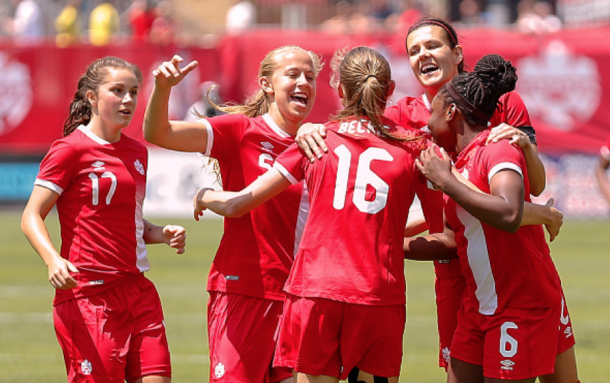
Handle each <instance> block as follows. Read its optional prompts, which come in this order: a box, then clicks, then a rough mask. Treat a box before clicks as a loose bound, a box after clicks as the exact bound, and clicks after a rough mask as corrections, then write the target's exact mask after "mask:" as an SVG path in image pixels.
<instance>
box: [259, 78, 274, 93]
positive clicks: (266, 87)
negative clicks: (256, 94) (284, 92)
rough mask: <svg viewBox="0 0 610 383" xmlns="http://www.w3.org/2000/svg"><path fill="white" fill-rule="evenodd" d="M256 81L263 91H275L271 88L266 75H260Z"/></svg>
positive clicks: (271, 85)
mask: <svg viewBox="0 0 610 383" xmlns="http://www.w3.org/2000/svg"><path fill="white" fill-rule="evenodd" d="M258 83H259V84H260V86H261V89H262V90H263V92H265V93H267V94H274V93H275V91H274V90H273V84H271V81H269V79H268V78H267V77H261V78H259V79H258Z"/></svg>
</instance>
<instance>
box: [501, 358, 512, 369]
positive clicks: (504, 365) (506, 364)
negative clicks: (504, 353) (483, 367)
mask: <svg viewBox="0 0 610 383" xmlns="http://www.w3.org/2000/svg"><path fill="white" fill-rule="evenodd" d="M500 364H501V365H502V366H501V367H500V369H501V370H510V371H512V370H513V366H514V365H515V362H513V361H512V360H510V359H504V360H503V361H501V362H500Z"/></svg>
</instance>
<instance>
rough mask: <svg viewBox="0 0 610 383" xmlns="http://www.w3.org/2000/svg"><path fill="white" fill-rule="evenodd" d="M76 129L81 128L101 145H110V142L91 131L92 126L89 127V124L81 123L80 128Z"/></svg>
mask: <svg viewBox="0 0 610 383" xmlns="http://www.w3.org/2000/svg"><path fill="white" fill-rule="evenodd" d="M76 129H78V130H80V131H81V132H83V133H84V134H85V136H87V137H89V138H90V139H92V140H93V141H95V142H97V143H98V144H100V145H110V142H108V141H106V140H104V139H103V138H101V137H99V136H97V135H96V134H95V133H93V132H92V131H91V128H89V127H88V126H85V125H79V126H78V128H76Z"/></svg>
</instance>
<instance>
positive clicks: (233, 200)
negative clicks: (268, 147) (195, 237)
mask: <svg viewBox="0 0 610 383" xmlns="http://www.w3.org/2000/svg"><path fill="white" fill-rule="evenodd" d="M288 186H290V181H288V180H287V179H286V178H285V177H284V176H283V175H282V174H281V173H280V172H279V171H278V170H276V169H275V168H271V169H270V170H269V171H268V172H267V173H265V174H263V175H262V176H260V177H259V178H258V179H257V180H256V181H254V182H252V183H251V184H250V185H249V186H247V187H246V188H245V189H243V190H242V191H239V192H227V191H215V190H213V189H211V188H203V189H200V190H199V191H198V192H197V194H196V195H195V198H194V199H193V207H194V213H193V216H194V218H195V220H197V221H199V217H201V216H202V215H203V211H204V210H205V209H210V210H212V211H213V212H215V213H217V214H220V215H222V216H225V217H231V218H236V217H241V216H242V215H244V214H246V213H247V212H249V211H251V210H252V209H254V208H255V207H257V206H259V205H261V204H262V203H264V202H266V201H268V200H270V199H271V198H273V197H275V196H276V195H278V194H280V193H281V192H282V191H283V190H285V189H286V188H287V187H288Z"/></svg>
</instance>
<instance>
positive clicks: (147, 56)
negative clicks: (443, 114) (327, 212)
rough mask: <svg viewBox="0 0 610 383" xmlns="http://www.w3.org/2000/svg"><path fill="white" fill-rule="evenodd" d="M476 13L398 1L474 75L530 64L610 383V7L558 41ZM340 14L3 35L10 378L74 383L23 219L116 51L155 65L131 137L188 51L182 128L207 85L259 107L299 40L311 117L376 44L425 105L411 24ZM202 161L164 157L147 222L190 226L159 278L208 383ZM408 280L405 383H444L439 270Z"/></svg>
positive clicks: (546, 147)
mask: <svg viewBox="0 0 610 383" xmlns="http://www.w3.org/2000/svg"><path fill="white" fill-rule="evenodd" d="M463 1H464V0H451V1H445V0H435V1H429V2H423V1H422V2H418V1H411V2H406V1H405V2H402V1H398V0H396V1H395V0H388V1H387V3H388V4H390V3H391V4H400V5H401V6H404V5H405V4H406V3H409V4H410V5H413V4H415V7H416V8H417V7H419V8H421V10H424V8H425V10H426V11H427V13H432V14H435V15H437V16H442V17H451V18H453V20H455V21H456V26H457V27H458V34H459V35H460V38H461V39H462V45H464V47H465V53H466V57H465V58H466V63H467V64H469V65H470V66H471V67H472V66H473V65H474V63H475V62H476V60H477V59H478V58H479V57H481V56H483V55H484V54H486V53H491V52H493V53H499V54H501V55H503V56H505V57H506V58H508V59H510V60H511V61H512V62H513V64H514V65H515V66H516V67H517V68H518V74H519V76H520V80H519V82H518V85H517V90H518V91H519V92H520V94H521V95H522V96H523V98H524V100H525V102H526V105H527V106H528V109H529V111H530V113H531V116H532V120H533V124H534V127H535V128H536V130H537V133H538V134H537V135H538V142H539V149H540V152H541V154H542V156H543V160H544V162H545V165H546V169H547V177H548V181H547V184H548V187H547V190H546V191H545V193H544V194H543V195H542V196H541V197H540V198H539V199H538V201H542V202H544V201H546V199H548V198H549V197H551V196H552V197H555V199H556V201H557V205H558V207H559V208H561V209H562V210H563V211H564V213H565V215H566V220H567V223H566V225H565V227H564V228H563V230H562V233H561V235H560V237H559V238H558V239H557V241H555V242H554V243H553V244H552V251H553V256H554V259H555V260H556V263H557V266H558V269H559V271H560V274H561V276H562V279H563V282H564V285H565V286H564V289H565V290H566V295H567V297H568V301H569V305H570V309H571V313H572V318H573V323H574V325H575V327H576V328H575V333H576V337H577V342H578V344H577V355H578V360H579V366H580V370H581V380H582V381H583V382H606V381H607V377H608V376H610V367H608V365H607V363H605V358H606V357H607V355H608V353H607V352H606V351H605V350H606V349H607V344H608V342H609V341H610V336H609V335H610V309H609V308H610V305H608V303H610V302H609V301H610V285H609V283H608V282H607V277H606V275H605V274H606V273H607V270H608V269H609V268H608V266H610V261H609V260H608V248H610V240H609V239H608V236H607V233H608V232H609V229H610V223H609V221H608V220H607V217H608V214H609V213H610V208H609V207H608V204H607V203H606V202H605V201H604V199H603V197H602V196H601V194H600V193H599V191H598V188H597V185H596V181H595V178H594V167H595V163H596V156H597V152H598V150H599V147H600V146H601V145H602V143H603V141H604V140H605V138H606V137H607V136H608V135H610V123H609V122H608V121H610V109H609V108H608V105H610V66H609V65H608V64H607V63H608V62H609V59H610V1H608V0H564V1H560V0H558V1H556V2H552V4H553V5H554V6H555V9H556V10H557V13H558V14H559V16H560V17H561V19H562V21H563V23H564V27H563V28H562V29H561V30H559V31H557V32H553V33H524V32H523V31H522V30H520V29H519V28H518V27H517V24H515V23H513V22H514V21H515V20H516V19H517V18H518V10H517V4H516V2H515V1H512V0H489V1H485V0H481V1H478V4H479V6H480V7H481V12H480V21H479V22H478V23H477V24H476V25H470V24H467V23H465V22H464V21H465V20H461V19H460V14H459V12H457V9H458V8H459V5H460V4H461V2H463ZM152 2H153V3H156V2H155V1H152ZM338 2H339V1H333V0H328V1H327V0H258V1H254V2H253V3H254V5H255V10H256V15H255V18H254V19H253V22H252V24H251V25H248V26H247V29H245V30H242V31H235V30H231V29H230V28H229V25H228V23H227V20H226V15H227V12H228V11H229V9H230V7H231V6H232V5H233V4H234V3H236V2H235V1H220V0H217V1H214V0H174V1H171V2H170V3H171V5H172V12H173V15H172V17H173V18H174V19H175V20H176V21H177V22H178V24H179V30H178V31H177V33H176V35H175V36H174V37H175V38H174V39H172V40H171V41H165V42H163V43H159V42H158V41H157V42H154V41H150V40H146V39H145V40H135V39H134V37H133V36H131V35H130V34H129V30H128V28H125V27H121V28H120V29H119V30H117V32H116V34H115V35H114V36H113V38H112V41H111V42H110V43H109V44H107V45H103V46H95V45H92V44H91V43H90V42H89V41H88V39H87V35H86V15H87V12H89V11H90V10H91V8H93V7H94V6H95V5H96V4H97V1H96V0H83V3H82V4H83V5H82V6H81V9H80V11H81V12H82V13H83V16H82V21H81V22H82V23H83V30H84V31H85V32H83V35H82V36H81V37H80V40H79V42H78V43H76V44H73V45H70V46H68V47H64V48H58V47H57V45H56V44H55V39H54V36H53V31H52V26H51V25H52V23H51V22H50V21H49V20H47V21H46V23H47V25H46V31H47V34H46V35H45V36H43V37H42V38H41V39H39V40H37V41H36V42H35V43H32V42H25V43H24V42H20V41H19V40H18V39H15V38H12V37H11V36H10V35H9V34H4V35H2V34H1V33H0V259H1V261H0V264H1V265H2V267H0V324H1V326H0V382H25V381H33V380H35V379H36V380H42V381H46V382H60V381H63V379H64V372H63V363H62V360H61V354H60V350H59V347H58V345H57V343H56V341H55V339H54V335H53V332H52V324H51V320H50V310H51V308H50V301H51V296H52V289H51V288H50V287H49V286H48V283H47V282H46V274H45V270H44V265H43V264H42V262H41V261H40V260H39V259H38V257H37V256H36V255H35V254H34V252H33V251H32V250H31V248H30V247H29V245H28V244H27V241H26V240H25V239H24V238H23V236H22V235H21V233H20V231H19V223H18V222H19V221H18V219H19V217H18V215H19V212H20V210H21V209H22V207H23V205H24V203H25V201H26V199H27V197H28V196H29V193H30V192H31V189H32V183H33V180H34V178H35V175H36V173H37V171H38V163H39V161H40V159H41V158H42V156H43V155H44V153H45V152H46V150H47V149H48V147H49V145H50V143H51V142H52V141H53V140H55V139H57V138H59V137H60V136H61V132H62V124H63V121H64V119H65V117H66V113H67V109H68V105H69V102H70V100H71V99H72V96H73V94H74V91H75V89H74V87H75V84H76V81H77V79H78V76H79V75H80V74H81V73H82V71H83V70H84V68H85V67H86V66H87V65H88V64H89V63H90V62H91V61H93V60H94V59H95V58H98V57H101V56H104V55H116V56H120V57H122V58H125V59H127V60H129V61H132V62H134V63H136V64H138V65H139V66H140V68H141V69H142V71H143V72H144V75H145V80H144V83H143V86H142V92H141V93H140V97H139V103H140V105H139V107H138V110H137V113H136V116H135V117H134V120H133V123H132V124H131V126H130V127H129V128H128V129H126V131H125V132H126V133H127V134H128V135H130V136H131V137H134V138H136V139H139V140H141V141H143V140H142V136H141V132H140V128H141V121H142V115H143V112H144V108H145V103H146V100H147V99H148V95H149V94H150V91H151V86H152V76H151V75H150V73H151V71H152V69H153V68H156V67H157V66H158V64H159V63H160V62H161V61H164V60H167V59H169V58H170V57H171V56H172V55H173V54H175V53H177V54H180V55H182V56H183V57H184V58H185V59H186V60H187V61H188V60H193V59H196V60H198V61H199V64H200V65H199V68H198V70H197V71H195V72H193V73H191V74H190V75H189V76H188V77H187V78H186V79H185V81H184V82H183V83H182V84H181V85H180V86H178V87H177V88H176V89H174V90H173V92H172V99H171V102H170V105H171V106H170V113H171V114H172V117H173V118H178V119H181V118H184V117H185V116H186V115H188V113H189V106H190V105H192V104H193V103H195V102H196V101H198V100H199V99H200V97H201V92H200V86H201V84H202V83H204V82H205V81H214V82H216V83H218V84H219V85H220V94H221V96H222V98H223V100H226V101H229V100H230V101H237V102H240V101H243V99H244V97H245V96H246V95H249V94H251V93H252V92H253V91H254V89H255V88H256V81H255V78H256V71H257V68H258V64H259V62H260V60H261V59H262V58H263V56H264V55H265V54H266V53H267V52H268V51H269V50H271V49H273V48H275V47H277V46H281V45H285V44H297V45H301V46H303V47H304V48H307V49H311V50H314V51H316V52H318V53H320V54H321V55H322V56H323V58H324V59H325V61H326V62H327V65H326V67H325V68H324V70H323V72H322V74H321V76H320V79H319V81H318V97H317V100H316V106H315V107H314V111H313V112H312V114H311V116H310V118H309V120H310V121H313V122H321V121H324V120H325V119H327V117H328V115H329V114H330V113H332V112H334V111H335V110H336V109H337V108H338V107H339V104H338V101H337V98H336V96H335V95H334V93H333V90H332V89H331V88H330V86H329V85H328V78H329V66H328V60H329V59H330V58H331V57H332V53H333V52H334V51H335V50H336V49H338V48H342V47H345V46H355V45H368V46H372V47H374V48H376V49H378V50H380V51H382V52H383V53H384V55H385V56H386V57H387V58H388V60H389V61H390V63H391V65H392V69H393V73H394V77H395V79H396V81H397V83H398V90H397V94H396V96H395V98H394V99H395V100H397V99H399V98H400V97H402V96H404V95H419V94H421V88H419V86H418V84H417V82H416V81H415V78H414V77H413V75H412V73H411V70H410V68H409V66H408V59H407V57H406V56H405V54H404V36H405V29H404V28H405V27H408V25H407V26H405V25H398V24H392V25H389V24H383V25H377V26H375V27H374V28H373V27H371V28H365V29H351V30H348V31H346V30H344V29H342V30H341V31H337V29H328V28H324V27H323V26H324V25H325V21H326V20H329V19H331V18H333V17H334V16H336V15H335V12H336V9H337V8H336V5H337V4H336V3H338ZM379 2H380V1H371V2H364V1H361V2H360V3H371V4H373V3H375V4H376V3H379ZM382 2H383V1H382ZM65 3H66V1H65V0H40V1H39V4H40V5H41V8H42V9H43V11H44V12H46V14H47V16H49V15H52V14H54V12H55V13H57V12H59V10H60V9H61V7H63V5H65ZM113 3H114V5H115V7H116V8H117V10H118V11H119V12H121V14H124V13H125V12H127V11H128V10H129V6H130V5H131V4H132V2H131V1H123V0H117V1H114V2H113ZM352 3H354V4H355V3H358V1H357V0H354V1H352ZM87 7H88V8H87ZM13 11H14V5H13V3H11V2H10V0H0V19H1V18H3V17H5V16H6V17H10V16H11V12H13ZM48 19H49V17H48ZM50 20H52V17H50ZM202 164H203V161H202V159H201V158H200V157H197V156H196V155H190V154H183V153H177V152H171V151H166V150H161V149H158V148H155V147H150V169H149V184H148V192H147V201H146V204H145V214H146V215H147V216H148V217H154V218H153V220H154V221H156V222H159V223H162V222H167V223H169V222H170V221H173V220H178V221H179V222H180V223H182V224H184V225H185V226H186V227H187V228H188V229H189V250H188V253H187V255H185V256H181V257H176V256H173V255H171V253H170V252H169V251H168V250H167V249H163V248H161V247H152V248H151V249H152V250H151V258H152V263H153V271H151V273H150V274H151V277H152V278H153V280H155V282H156V284H157V285H158V286H159V290H160V292H161V296H162V299H163V302H164V305H165V311H166V315H167V322H168V329H169V334H170V335H169V336H170V342H171V347H172V352H173V355H174V356H173V357H174V368H175V372H176V375H175V379H174V381H177V382H178V381H182V382H199V381H205V380H206V379H204V378H202V377H205V376H207V369H208V368H209V366H208V365H207V344H206V339H205V301H206V298H207V294H206V293H205V277H206V276H207V272H208V269H209V265H210V262H211V260H212V257H213V254H214V251H215V249H216V246H217V243H218V240H219V238H220V236H221V233H222V225H221V222H220V221H219V220H209V221H206V222H203V223H194V222H193V221H192V220H188V219H187V218H188V217H190V215H191V210H190V199H191V197H192V195H193V193H194V192H195V191H196V190H197V188H198V187H200V186H202V185H203V184H209V183H211V182H213V176H211V175H210V174H207V173H206V172H205V170H204V169H202ZM55 220H56V219H55V217H50V218H49V220H48V221H49V223H50V225H52V231H53V232H54V240H55V242H54V243H55V244H56V245H58V244H59V239H58V236H57V226H56V222H55ZM406 270H407V274H408V286H409V324H408V326H407V333H406V335H405V358H404V360H405V362H404V364H403V377H402V378H401V381H405V382H406V381H414V382H433V381H442V380H443V374H442V372H441V371H440V370H438V369H437V368H435V366H434V365H435V361H434V360H435V347H436V343H435V342H436V334H435V331H434V330H435V324H436V320H435V317H434V302H433V299H434V295H433V289H432V279H433V272H432V268H431V267H430V265H428V264H425V263H415V262H409V263H407V266H406Z"/></svg>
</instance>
